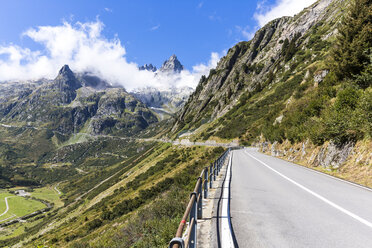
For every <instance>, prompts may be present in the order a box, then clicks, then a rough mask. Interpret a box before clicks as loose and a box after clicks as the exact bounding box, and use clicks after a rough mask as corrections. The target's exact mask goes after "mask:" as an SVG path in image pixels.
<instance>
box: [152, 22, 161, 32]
mask: <svg viewBox="0 0 372 248" xmlns="http://www.w3.org/2000/svg"><path fill="white" fill-rule="evenodd" d="M159 28H160V24H158V25H156V26H153V27H151V28H150V31H155V30H157V29H159Z"/></svg>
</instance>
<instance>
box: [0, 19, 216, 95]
mask: <svg viewBox="0 0 372 248" xmlns="http://www.w3.org/2000/svg"><path fill="white" fill-rule="evenodd" d="M103 28H104V24H103V23H102V22H101V21H99V20H97V21H95V22H88V23H79V22H78V23H76V24H71V23H68V22H64V23H63V24H62V25H60V26H40V27H37V28H36V29H35V28H31V29H29V30H27V31H26V32H25V33H24V34H23V35H24V36H27V37H29V38H31V39H32V40H33V41H35V42H36V43H38V44H40V45H42V46H43V49H40V50H36V51H32V50H30V49H28V48H22V47H19V46H16V45H8V46H1V45H0V81H6V80H27V79H40V78H49V79H52V78H54V77H56V75H57V73H58V70H59V69H60V68H61V67H62V66H63V65H64V64H68V65H69V66H70V68H71V69H72V70H73V71H75V72H84V71H90V72H92V73H94V74H96V75H98V76H100V77H102V78H104V79H106V80H107V81H108V82H110V83H112V84H120V85H123V86H124V87H125V88H126V89H127V90H132V89H133V88H137V87H145V86H156V87H160V88H166V87H169V86H190V87H195V86H196V85H197V83H198V81H199V78H200V76H201V75H203V74H208V72H209V70H210V69H211V68H212V67H215V66H216V64H217V61H218V60H219V58H220V55H219V54H217V53H212V55H211V59H210V61H209V63H208V64H207V65H204V64H199V65H196V66H194V67H193V69H192V70H191V71H188V70H184V71H182V72H181V73H180V74H178V75H165V74H157V75H155V73H153V72H148V71H139V70H138V65H137V64H135V63H132V62H129V61H127V59H126V57H125V54H126V50H125V48H124V46H123V45H122V44H121V41H120V40H119V39H118V38H114V39H107V38H105V37H104V36H103V35H102V30H103Z"/></svg>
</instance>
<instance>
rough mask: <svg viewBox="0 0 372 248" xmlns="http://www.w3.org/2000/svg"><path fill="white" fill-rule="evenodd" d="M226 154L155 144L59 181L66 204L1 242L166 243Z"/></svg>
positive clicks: (80, 244)
mask: <svg viewBox="0 0 372 248" xmlns="http://www.w3.org/2000/svg"><path fill="white" fill-rule="evenodd" d="M222 152H223V149H222V148H208V147H181V146H172V145H170V144H155V145H151V146H149V148H148V149H144V150H142V152H141V153H139V154H137V155H134V156H132V157H130V158H128V159H126V160H124V161H123V162H121V163H119V164H117V165H116V166H112V167H110V168H107V169H106V170H102V171H101V172H99V173H97V172H93V173H88V174H86V175H80V177H79V178H76V179H73V180H71V181H69V182H66V183H61V184H60V185H59V188H60V190H61V191H62V192H63V195H62V196H61V199H62V200H63V201H64V203H65V204H64V206H63V207H60V208H58V209H55V210H53V211H52V212H51V213H50V214H48V215H46V216H45V217H44V218H43V219H42V220H41V221H40V220H37V221H36V222H35V225H34V226H32V227H29V228H28V229H27V233H23V234H22V235H20V236H18V237H17V238H13V239H9V240H6V241H3V243H2V245H4V244H12V243H17V242H19V241H20V240H22V239H24V238H26V237H27V238H26V239H25V240H24V243H22V246H25V247H34V246H35V245H40V244H42V245H47V246H48V247H103V246H104V247H132V246H136V247H164V246H166V244H167V243H168V242H169V239H170V238H171V237H172V235H174V231H175V229H176V228H177V226H178V223H179V218H180V217H181V215H182V214H183V211H184V208H185V206H186V201H187V200H188V196H189V192H190V191H191V190H192V189H193V187H194V184H195V180H196V178H197V176H198V175H199V174H200V171H201V169H202V168H204V167H205V166H207V165H208V164H209V163H210V162H212V161H213V160H214V159H216V158H217V157H218V156H219V155H220V154H221V153H222ZM106 179H107V180H106ZM102 182H103V183H102ZM100 183H102V184H100ZM97 186H98V187H97ZM92 189H93V190H92ZM45 190H46V189H44V190H35V191H34V192H35V193H36V194H35V195H37V192H44V191H45ZM44 193H45V192H44ZM44 196H45V195H44ZM52 199H53V197H52ZM0 244H1V243H0Z"/></svg>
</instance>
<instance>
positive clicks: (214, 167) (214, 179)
mask: <svg viewBox="0 0 372 248" xmlns="http://www.w3.org/2000/svg"><path fill="white" fill-rule="evenodd" d="M216 173H217V169H216V162H214V163H213V181H216Z"/></svg>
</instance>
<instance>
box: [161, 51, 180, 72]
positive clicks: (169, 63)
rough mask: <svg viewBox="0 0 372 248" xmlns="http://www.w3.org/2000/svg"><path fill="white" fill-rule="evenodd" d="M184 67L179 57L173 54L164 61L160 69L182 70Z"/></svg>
mask: <svg viewBox="0 0 372 248" xmlns="http://www.w3.org/2000/svg"><path fill="white" fill-rule="evenodd" d="M183 69H184V67H183V65H182V64H181V62H180V61H179V60H178V59H177V56H176V55H175V54H173V55H172V56H170V58H169V59H168V60H166V61H164V63H163V65H162V66H161V68H160V69H159V70H160V71H161V72H181V71H182V70H183Z"/></svg>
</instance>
